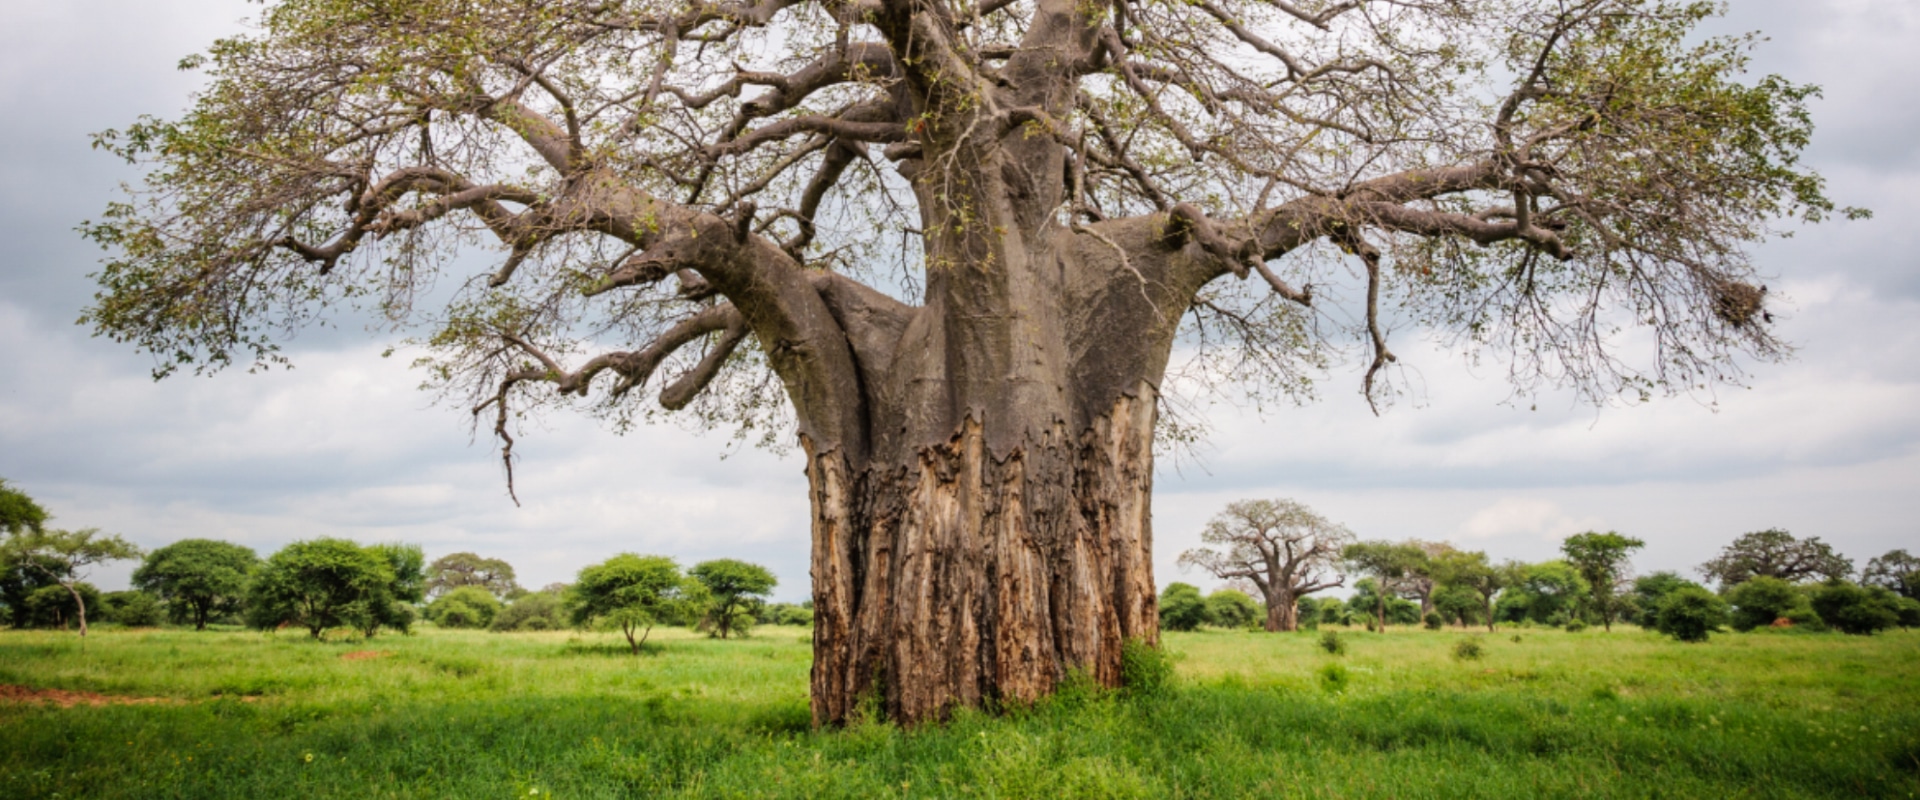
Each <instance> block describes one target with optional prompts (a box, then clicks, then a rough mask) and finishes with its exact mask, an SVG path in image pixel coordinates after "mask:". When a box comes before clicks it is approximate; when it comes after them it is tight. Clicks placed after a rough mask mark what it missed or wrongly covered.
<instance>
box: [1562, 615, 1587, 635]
mask: <svg viewBox="0 0 1920 800" xmlns="http://www.w3.org/2000/svg"><path fill="white" fill-rule="evenodd" d="M1564 627H1565V628H1566V629H1567V632H1568V633H1579V632H1581V631H1584V630H1586V629H1587V621H1586V620H1584V619H1581V618H1579V617H1574V618H1573V619H1570V620H1567V624H1566V625H1565V626H1564Z"/></svg>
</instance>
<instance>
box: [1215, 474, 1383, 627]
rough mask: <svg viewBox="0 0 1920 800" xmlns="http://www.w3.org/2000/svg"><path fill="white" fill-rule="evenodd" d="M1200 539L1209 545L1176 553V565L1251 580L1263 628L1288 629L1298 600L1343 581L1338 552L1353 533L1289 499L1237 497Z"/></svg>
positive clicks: (1297, 611) (1295, 618)
mask: <svg viewBox="0 0 1920 800" xmlns="http://www.w3.org/2000/svg"><path fill="white" fill-rule="evenodd" d="M1200 541H1202V542H1205V543H1207V544H1209V545H1213V547H1200V548H1195V549H1192V550H1188V551H1187V552H1185V553H1181V554H1180V563H1181V564H1183V565H1192V566H1197V567H1199V568H1201V569H1204V570H1206V571H1207V572H1209V573H1211V574H1212V575H1213V576H1214V577H1216V578H1220V579H1223V580H1230V581H1236V582H1242V581H1243V582H1246V583H1251V584H1253V586H1254V587H1255V588H1257V589H1259V590H1260V597H1261V599H1262V600H1263V601H1265V602H1266V604H1267V630H1270V631H1292V630H1298V629H1299V627H1300V609H1299V602H1300V598H1302V597H1305V596H1306V595H1309V594H1312V593H1314V592H1318V591H1321V590H1323V589H1331V588H1333V587H1335V586H1339V585H1341V584H1342V583H1344V582H1345V581H1346V576H1345V575H1342V574H1341V573H1340V568H1341V566H1342V564H1343V556H1342V553H1343V552H1344V550H1345V549H1346V547H1347V545H1349V544H1352V543H1353V533H1352V532H1351V531H1348V530H1347V529H1346V528H1345V527H1343V526H1341V525H1337V524H1335V523H1333V522H1331V521H1328V519H1327V518H1326V517H1323V516H1320V515H1319V514H1315V513H1313V509H1310V508H1307V507H1306V506H1304V505H1301V504H1300V503H1297V502H1294V501H1292V500H1241V501H1239V502H1235V503H1229V504H1227V508H1226V510H1224V511H1221V512H1220V513H1219V514H1218V515H1215V516H1214V518H1213V521H1212V522H1209V523H1207V528H1206V530H1203V531H1201V532H1200ZM1215 548H1218V549H1215Z"/></svg>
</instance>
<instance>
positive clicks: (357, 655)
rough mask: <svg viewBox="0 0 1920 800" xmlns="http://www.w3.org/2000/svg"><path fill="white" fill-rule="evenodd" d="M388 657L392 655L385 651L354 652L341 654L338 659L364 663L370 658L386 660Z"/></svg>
mask: <svg viewBox="0 0 1920 800" xmlns="http://www.w3.org/2000/svg"><path fill="white" fill-rule="evenodd" d="M390 655H393V654H392V653H389V652H387V651H385V650H355V651H353V652H351V653H341V654H340V659H341V660H342V661H366V660H367V659H370V658H386V657H387V656H390Z"/></svg>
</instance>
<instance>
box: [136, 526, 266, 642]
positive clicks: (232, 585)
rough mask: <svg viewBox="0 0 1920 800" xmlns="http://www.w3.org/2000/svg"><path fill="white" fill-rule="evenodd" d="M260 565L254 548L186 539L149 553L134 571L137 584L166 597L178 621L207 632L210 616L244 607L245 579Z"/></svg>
mask: <svg viewBox="0 0 1920 800" xmlns="http://www.w3.org/2000/svg"><path fill="white" fill-rule="evenodd" d="M259 566H260V556H259V555H257V554H255V553H254V552H253V549H252V548H249V547H243V546H241V545H237V544H233V543H231V542H221V541H215V540H212V539H182V540H180V541H177V542H174V543H173V544H170V545H167V546H165V547H162V548H159V549H157V550H154V551H153V552H151V553H148V554H147V558H146V561H144V562H142V563H141V564H140V568H139V569H136V570H134V572H133V585H135V586H138V587H140V588H141V589H144V590H146V591H148V592H152V593H153V594H155V595H156V596H158V597H160V598H161V599H163V600H165V601H166V602H167V608H168V611H169V612H170V613H171V614H172V615H173V618H174V621H175V622H182V623H185V622H190V623H192V624H193V627H194V628H195V629H196V630H205V629H206V627H207V622H208V621H209V620H211V619H214V618H216V617H219V616H223V615H230V614H235V613H238V612H239V611H240V610H241V601H242V600H243V599H244V598H245V595H246V591H247V581H248V580H249V578H250V576H251V575H252V574H253V571H254V570H255V569H257V568H259Z"/></svg>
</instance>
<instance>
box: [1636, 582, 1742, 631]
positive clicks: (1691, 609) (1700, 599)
mask: <svg viewBox="0 0 1920 800" xmlns="http://www.w3.org/2000/svg"><path fill="white" fill-rule="evenodd" d="M1726 623H1727V604H1726V601H1724V600H1721V599H1720V596H1719V595H1716V594H1714V593H1712V592H1709V591H1707V590H1706V589H1702V588H1699V587H1691V586H1690V587H1682V588H1679V589H1675V590H1673V591H1671V592H1668V593H1667V595H1666V597H1664V598H1662V599H1661V600H1660V605H1659V606H1658V607H1657V608H1656V610H1655V611H1654V619H1653V627H1654V630H1657V631H1659V632H1661V633H1664V634H1666V635H1668V636H1671V637H1673V638H1675V639H1679V640H1680V641H1683V642H1704V641H1706V640H1707V635H1708V634H1709V633H1711V632H1713V631H1716V630H1719V629H1720V626H1722V625H1725V624H1726Z"/></svg>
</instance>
